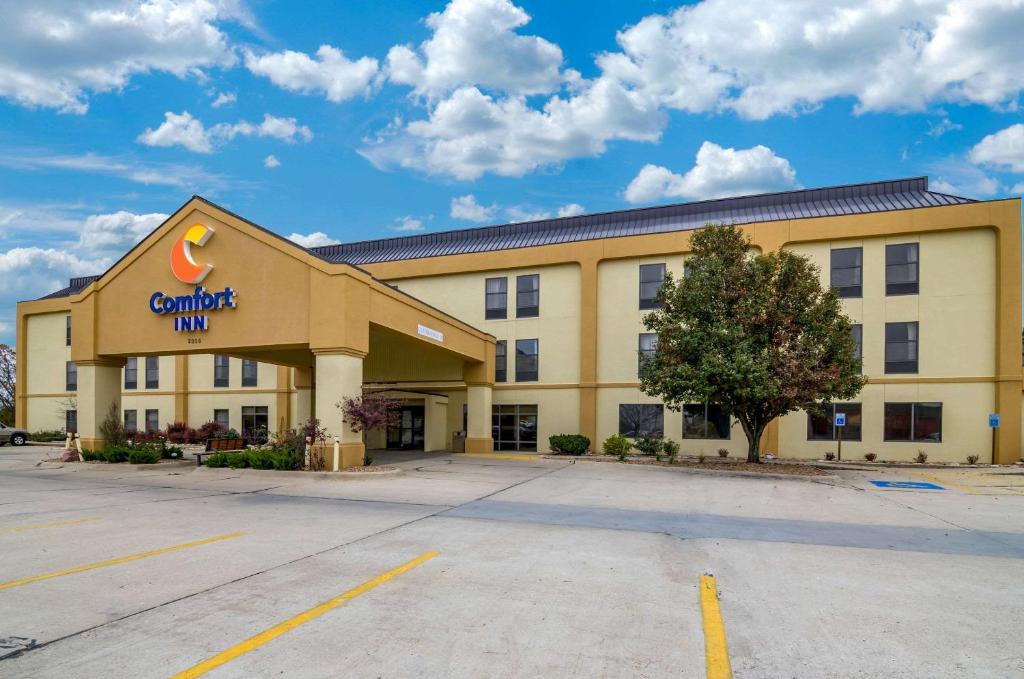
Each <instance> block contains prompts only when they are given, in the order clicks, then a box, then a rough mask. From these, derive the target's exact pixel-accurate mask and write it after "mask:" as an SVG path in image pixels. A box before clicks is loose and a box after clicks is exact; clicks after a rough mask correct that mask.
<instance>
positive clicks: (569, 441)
mask: <svg viewBox="0 0 1024 679" xmlns="http://www.w3.org/2000/svg"><path fill="white" fill-rule="evenodd" d="M548 444H549V445H550V447H551V450H552V452H555V453H561V454H564V455H584V454H586V452H587V451H588V450H590V439H588V438H587V437H586V436H583V435H582V434H555V435H554V436H549V437H548Z"/></svg>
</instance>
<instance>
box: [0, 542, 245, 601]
mask: <svg viewBox="0 0 1024 679" xmlns="http://www.w3.org/2000/svg"><path fill="white" fill-rule="evenodd" d="M241 535H245V533H230V534H228V535H218V536H217V537H213V538H206V539H205V540H196V541H194V542H186V543H184V544H180V545H173V546H171V547H163V548H161V549H154V550H153V551H151V552H142V553H141V554H130V555H129V556H120V557H118V558H116V559H107V560H106V561H100V562H98V563H90V564H86V565H84V566H75V567H74V568H67V569H65V570H62V571H54V572H52V573H44V574H43V575H33V576H32V577H30V578H22V579H21V580H11V581H10V582H4V583H0V590H3V589H11V588H12V587H20V586H22V585H29V584H31V583H33V582H39V581H40V580H50V579H51V578H59V577H61V576H62V575H74V574H75V573H82V572H84V571H92V570H96V569H97V568H105V567H107V566H117V565H118V564H122V563H128V562H129V561H138V560H139V559H146V558H149V557H151V556H159V555H161V554H168V553H170V552H177V551H179V550H182V549H188V548H189V547H198V546H200V545H208V544H210V543H211V542H219V541H220V540H228V539H230V538H237V537H239V536H241Z"/></svg>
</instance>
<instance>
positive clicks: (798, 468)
mask: <svg viewBox="0 0 1024 679" xmlns="http://www.w3.org/2000/svg"><path fill="white" fill-rule="evenodd" d="M558 457H559V458H563V457H567V456H562V455H559V456H558ZM580 459H586V460H590V461H593V462H618V461H619V459H618V458H617V457H612V456H610V455H585V456H582V458H580ZM625 464H637V465H644V466H648V467H687V468H692V469H711V470H716V471H730V472H750V473H753V474H789V475H791V476H828V475H829V473H828V472H827V471H825V470H824V469H819V468H818V467H813V466H811V465H809V464H800V463H796V462H774V461H771V460H765V461H764V462H762V463H761V464H752V463H749V462H747V461H746V460H730V459H728V458H725V459H722V458H720V457H716V458H714V460H712V459H711V458H710V457H709V458H707V459H706V460H704V462H698V461H697V460H691V459H682V460H677V461H676V463H675V464H669V463H668V462H658V461H657V460H655V459H653V458H635V457H633V458H629V459H627V460H626V461H625Z"/></svg>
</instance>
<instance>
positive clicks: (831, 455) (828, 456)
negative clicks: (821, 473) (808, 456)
mask: <svg viewBox="0 0 1024 679" xmlns="http://www.w3.org/2000/svg"><path fill="white" fill-rule="evenodd" d="M825 459H826V460H828V461H829V462H831V461H832V460H834V459H836V454H835V453H825Z"/></svg>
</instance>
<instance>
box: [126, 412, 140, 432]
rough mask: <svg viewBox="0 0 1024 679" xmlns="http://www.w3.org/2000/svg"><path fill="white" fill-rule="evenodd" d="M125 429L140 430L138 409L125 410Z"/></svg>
mask: <svg viewBox="0 0 1024 679" xmlns="http://www.w3.org/2000/svg"><path fill="white" fill-rule="evenodd" d="M124 430H125V431H138V430H139V411H138V410H126V411H124Z"/></svg>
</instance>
